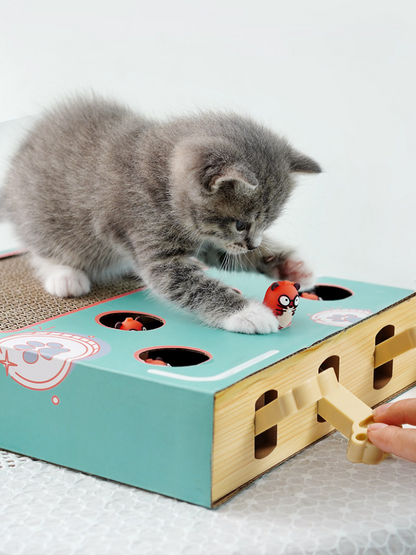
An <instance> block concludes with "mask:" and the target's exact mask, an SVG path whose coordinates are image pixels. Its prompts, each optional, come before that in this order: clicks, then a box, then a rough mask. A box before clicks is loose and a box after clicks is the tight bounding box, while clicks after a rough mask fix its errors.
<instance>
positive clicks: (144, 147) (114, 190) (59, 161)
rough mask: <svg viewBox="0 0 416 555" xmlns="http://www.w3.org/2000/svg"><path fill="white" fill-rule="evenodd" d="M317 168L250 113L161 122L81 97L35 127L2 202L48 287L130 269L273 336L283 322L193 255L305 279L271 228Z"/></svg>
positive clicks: (179, 297)
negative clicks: (300, 180) (298, 182)
mask: <svg viewBox="0 0 416 555" xmlns="http://www.w3.org/2000/svg"><path fill="white" fill-rule="evenodd" d="M319 171H320V168H319V166H318V164H317V163H316V162H314V161H313V160H312V159H310V158H308V157H307V156H305V155H302V154H300V153H299V152H297V151H296V150H295V149H293V148H292V147H291V146H290V144H289V143H288V142H287V141H286V140H285V139H283V138H281V137H279V136H277V135H276V134H274V133H273V132H272V131H270V130H268V129H267V128H265V127H264V126H263V125H260V124H259V123H257V122H255V121H253V120H251V119H249V118H247V117H241V116H238V115H235V114H223V113H214V112H209V113H200V114H196V115H194V116H189V117H181V118H176V119H168V120H166V121H160V122H159V121H154V120H150V119H147V118H144V117H142V116H140V115H138V114H136V113H134V112H132V111H131V110H129V109H128V108H126V107H123V106H121V105H119V104H117V103H115V102H112V101H107V100H103V99H100V98H97V97H93V98H76V99H74V100H72V101H69V102H66V103H63V104H60V105H58V106H57V107H55V108H54V109H52V110H51V111H49V112H47V113H46V114H45V115H44V116H43V117H41V118H40V119H39V121H38V122H37V123H36V124H35V125H34V127H33V128H32V129H31V131H30V132H29V133H28V135H27V137H26V138H25V140H24V142H23V143H22V144H21V146H20V148H19V150H18V151H17V153H16V155H15V156H14V158H13V159H12V161H11V167H10V171H9V172H8V174H7V176H6V182H5V187H4V189H3V197H2V199H1V203H2V206H3V212H4V213H7V217H8V218H9V219H10V220H11V221H12V222H13V223H14V226H15V228H16V231H17V233H18V235H19V236H20V238H21V240H22V241H23V243H24V244H25V245H26V246H27V247H28V248H29V250H30V251H31V253H32V260H33V264H34V267H35V269H36V272H37V275H38V277H39V278H40V279H41V280H42V281H43V282H44V285H45V288H46V290H47V291H49V292H50V293H51V294H55V295H58V296H76V295H80V294H83V293H86V292H87V291H88V290H89V284H90V281H99V280H108V279H111V278H112V277H115V276H119V275H121V274H123V273H131V272H133V273H135V274H136V275H138V276H140V277H141V278H142V279H143V280H144V281H145V283H146V284H147V285H148V286H149V287H150V288H151V289H152V290H153V291H154V292H155V293H156V294H157V295H159V296H160V297H162V298H164V299H167V300H170V301H172V302H174V303H175V304H176V305H177V306H179V307H182V308H184V309H188V310H191V311H192V312H193V313H195V314H196V315H198V317H199V318H200V319H202V320H203V321H204V322H205V323H207V324H208V325H211V326H217V327H223V328H225V329H229V330H231V331H240V332H245V333H256V332H257V333H267V332H270V331H276V329H277V328H276V329H275V327H274V326H273V325H271V324H270V318H269V317H268V315H267V314H266V313H265V312H264V310H263V308H259V306H258V303H257V304H256V303H253V302H252V301H249V300H247V299H245V298H243V297H242V295H240V294H239V293H237V292H235V291H234V290H233V289H231V288H230V287H228V286H226V285H225V284H223V283H222V282H220V281H218V280H216V279H214V278H212V277H209V276H208V275H207V274H206V272H204V271H203V269H202V268H201V264H199V263H198V262H197V261H196V260H194V258H193V257H197V258H199V259H200V260H201V261H203V262H205V263H207V264H209V265H214V266H218V267H224V266H227V264H228V265H231V266H232V267H233V268H234V269H242V270H246V271H258V272H261V273H264V274H267V275H268V276H270V277H271V278H273V279H277V278H279V277H280V278H288V279H293V280H296V281H302V280H303V281H305V280H306V279H307V278H308V277H310V276H309V272H308V271H307V270H306V269H305V267H304V265H303V264H302V262H301V261H298V260H297V259H296V255H295V254H294V253H293V252H292V251H291V250H290V249H288V248H285V247H284V246H282V245H280V244H278V243H277V242H276V241H275V240H273V239H271V238H270V237H267V236H266V235H264V232H265V231H266V230H267V228H269V227H270V225H271V224H272V223H273V222H274V221H275V220H276V218H278V216H279V214H280V213H281V211H282V209H283V207H284V205H285V202H286V201H287V199H288V198H289V196H290V193H291V191H292V190H293V187H294V184H295V179H294V177H295V174H296V173H297V172H307V173H317V172H319ZM237 222H238V223H237ZM241 227H243V229H241ZM265 310H266V309H265ZM267 310H268V309H267ZM253 311H254V312H253ZM248 313H249V314H250V315H249V316H248ZM260 313H261V315H259V314H260ZM253 314H254V316H253ZM235 315H237V316H238V317H237V319H236V318H233V316H235ZM256 315H257V316H256ZM248 320H249V321H248ZM264 320H268V321H269V323H268V324H267V325H265V324H264ZM260 321H261V322H260Z"/></svg>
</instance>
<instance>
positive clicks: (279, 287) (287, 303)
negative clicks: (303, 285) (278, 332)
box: [263, 281, 300, 329]
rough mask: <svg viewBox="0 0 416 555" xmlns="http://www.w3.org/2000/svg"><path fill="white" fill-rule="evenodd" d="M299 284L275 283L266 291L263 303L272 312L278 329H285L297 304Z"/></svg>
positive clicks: (290, 282)
mask: <svg viewBox="0 0 416 555" xmlns="http://www.w3.org/2000/svg"><path fill="white" fill-rule="evenodd" d="M299 289H300V285H299V283H293V282H292V281H275V282H274V283H272V284H271V285H270V287H269V288H268V289H267V291H266V294H265V296H264V300H263V303H264V304H265V305H266V306H268V307H269V308H271V309H272V310H273V313H274V314H275V316H276V318H277V321H278V323H279V328H280V329H281V328H287V327H289V326H290V324H291V323H292V318H293V316H294V314H295V312H296V308H297V306H298V304H299V293H298V291H299Z"/></svg>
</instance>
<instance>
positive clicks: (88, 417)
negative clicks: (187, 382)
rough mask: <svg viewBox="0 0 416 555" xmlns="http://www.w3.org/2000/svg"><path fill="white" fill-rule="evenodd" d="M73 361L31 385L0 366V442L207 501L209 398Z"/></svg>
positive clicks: (139, 484) (200, 502)
mask: <svg viewBox="0 0 416 555" xmlns="http://www.w3.org/2000/svg"><path fill="white" fill-rule="evenodd" d="M172 393H173V392H172V390H171V389H170V388H168V387H165V386H163V385H160V384H154V383H152V382H143V381H141V380H138V379H133V378H129V377H126V376H123V375H120V374H111V373H109V372H102V371H100V370H97V369H93V368H90V367H85V366H83V365H82V364H76V365H75V364H74V366H73V368H72V370H71V372H70V374H69V375H68V376H67V378H66V379H65V380H64V381H63V382H62V383H61V384H59V385H58V386H56V387H54V388H53V389H50V390H46V391H33V390H30V389H28V388H26V387H23V386H22V385H20V384H18V383H16V382H15V381H14V380H12V379H11V378H10V376H6V375H5V373H3V372H1V373H0V446H1V447H2V448H4V449H7V450H9V451H14V452H17V453H22V454H25V455H28V456H31V457H34V458H39V459H42V460H45V461H49V462H52V463H55V464H58V465H63V466H67V467H70V468H73V469H75V470H80V471H83V472H86V473H89V474H94V475H97V476H101V477H104V478H109V479H111V480H115V481H118V482H122V483H126V484H130V485H133V486H137V487H140V488H143V489H147V490H150V491H154V492H158V493H162V494H164V495H168V496H170V497H175V498H178V499H182V500H185V501H189V502H191V503H195V504H198V505H203V506H205V507H209V506H210V505H211V495H210V490H211V448H212V421H213V414H212V413H213V398H212V397H210V396H208V395H204V394H198V393H195V392H192V391H186V390H176V391H174V394H172Z"/></svg>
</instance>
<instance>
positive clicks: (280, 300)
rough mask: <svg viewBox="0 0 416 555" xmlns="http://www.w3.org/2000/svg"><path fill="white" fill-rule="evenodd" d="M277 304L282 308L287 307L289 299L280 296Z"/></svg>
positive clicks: (285, 296)
mask: <svg viewBox="0 0 416 555" xmlns="http://www.w3.org/2000/svg"><path fill="white" fill-rule="evenodd" d="M279 303H280V304H281V305H282V306H289V304H290V299H289V297H288V296H287V295H280V297H279Z"/></svg>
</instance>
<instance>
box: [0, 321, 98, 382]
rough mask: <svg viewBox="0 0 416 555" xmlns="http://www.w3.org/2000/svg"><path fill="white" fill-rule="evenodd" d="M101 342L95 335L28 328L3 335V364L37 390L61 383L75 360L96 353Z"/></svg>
mask: <svg viewBox="0 0 416 555" xmlns="http://www.w3.org/2000/svg"><path fill="white" fill-rule="evenodd" d="M99 350H100V346H99V344H98V343H97V342H95V341H94V340H93V339H90V338H88V337H83V336H81V335H75V334H72V333H63V332H53V331H52V332H41V331H40V332H24V333H19V334H16V335H12V336H9V337H5V338H0V364H3V366H4V368H5V370H6V375H7V376H10V377H11V378H12V379H13V380H15V381H16V382H17V383H19V384H20V385H23V386H24V387H27V388H28V389H34V390H39V391H40V390H46V389H51V388H53V387H55V386H57V385H58V384H59V383H61V382H62V380H64V379H65V378H66V376H67V375H68V373H69V371H70V369H71V366H72V363H73V362H74V361H78V360H80V359H83V358H86V357H90V356H92V355H95V354H96V353H98V351H99Z"/></svg>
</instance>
